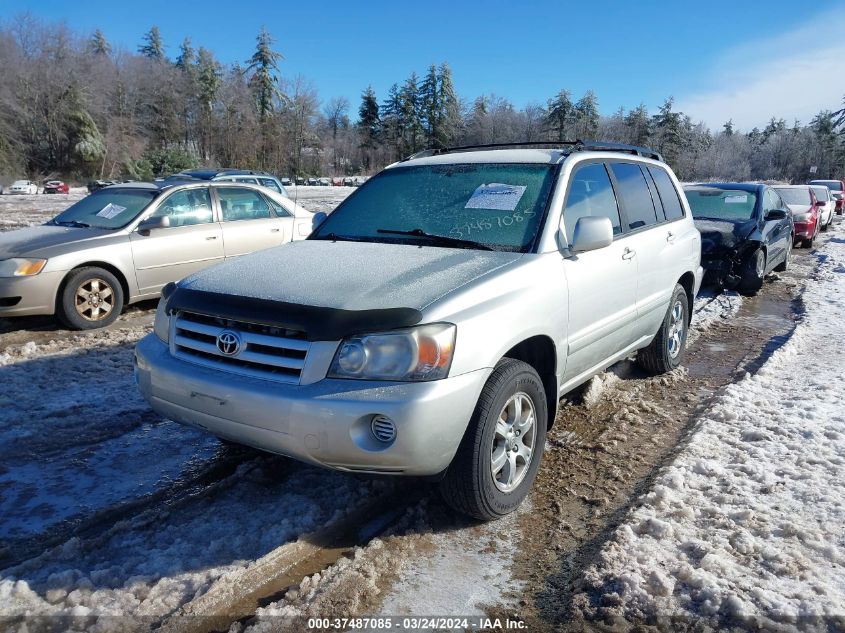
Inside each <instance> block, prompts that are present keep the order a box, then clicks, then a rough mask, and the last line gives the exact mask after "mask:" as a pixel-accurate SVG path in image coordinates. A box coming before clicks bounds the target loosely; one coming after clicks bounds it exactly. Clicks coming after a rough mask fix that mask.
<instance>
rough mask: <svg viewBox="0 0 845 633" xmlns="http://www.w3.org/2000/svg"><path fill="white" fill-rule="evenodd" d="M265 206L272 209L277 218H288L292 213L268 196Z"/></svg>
mask: <svg viewBox="0 0 845 633" xmlns="http://www.w3.org/2000/svg"><path fill="white" fill-rule="evenodd" d="M267 204H269V205H270V208H271V209H273V212H274V213H275V214H276V217H277V218H289V217H291V216H292V215H293V213H291V212H290V211H288V210H287V209H286V208H285V207H284V206H282V204H281V203H279V202H276V201H275V200H273V198H271V197H270V196H267Z"/></svg>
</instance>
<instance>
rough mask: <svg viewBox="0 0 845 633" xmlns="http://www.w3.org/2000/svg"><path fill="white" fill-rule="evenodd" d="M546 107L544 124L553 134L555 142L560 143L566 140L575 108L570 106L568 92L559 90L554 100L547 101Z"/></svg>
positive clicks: (570, 100) (570, 101)
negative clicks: (546, 112)
mask: <svg viewBox="0 0 845 633" xmlns="http://www.w3.org/2000/svg"><path fill="white" fill-rule="evenodd" d="M548 105H549V107H548V112H549V113H548V114H547V115H546V122H547V123H548V124H549V128H550V129H551V130H552V131H553V132H554V133H555V140H556V141H558V142H560V143H562V142H563V141H565V140H567V138H566V136H567V133H568V132H569V128H570V126H571V125H572V123H573V119H574V117H575V106H574V105H572V99H571V98H570V93H569V91H568V90H561V91H560V92H558V93H557V96H556V97H555V98H554V99H549V104H548Z"/></svg>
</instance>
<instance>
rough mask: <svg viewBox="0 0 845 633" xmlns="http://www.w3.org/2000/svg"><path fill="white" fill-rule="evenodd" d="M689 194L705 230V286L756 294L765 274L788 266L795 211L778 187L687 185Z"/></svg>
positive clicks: (695, 216)
mask: <svg viewBox="0 0 845 633" xmlns="http://www.w3.org/2000/svg"><path fill="white" fill-rule="evenodd" d="M684 193H685V194H686V196H687V200H688V201H689V205H690V209H691V210H692V217H693V219H694V220H695V226H696V228H698V230H699V231H700V232H701V265H702V266H703V267H704V273H705V282H706V283H709V284H712V285H716V286H719V287H723V288H730V289H736V290H738V291H739V292H741V293H743V294H754V293H756V292H757V291H758V290H760V288H761V287H762V285H763V279H764V278H765V277H766V275H768V274H769V273H770V272H772V271H773V270H774V271H783V270H786V268H787V267H788V266H789V259H790V256H791V253H792V243H793V234H794V227H793V223H792V213H791V212H790V211H789V207H787V206H786V203H785V202H784V201H783V200H782V199H781V197H780V195H779V194H778V193H777V192H776V191H775V190H774V189H772V188H771V187H769V186H768V185H764V184H755V183H739V182H716V183H703V184H697V185H687V186H686V187H684Z"/></svg>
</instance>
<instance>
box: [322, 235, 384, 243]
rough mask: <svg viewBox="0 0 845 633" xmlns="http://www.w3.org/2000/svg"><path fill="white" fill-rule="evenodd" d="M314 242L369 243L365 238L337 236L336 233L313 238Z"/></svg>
mask: <svg viewBox="0 0 845 633" xmlns="http://www.w3.org/2000/svg"><path fill="white" fill-rule="evenodd" d="M313 239H315V240H328V241H330V242H369V241H371V240H370V239H369V238H366V237H357V236H355V235H338V234H337V233H326V234H325V235H318V236H317V237H315V238H313Z"/></svg>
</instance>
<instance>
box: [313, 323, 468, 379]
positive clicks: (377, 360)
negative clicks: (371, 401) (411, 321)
mask: <svg viewBox="0 0 845 633" xmlns="http://www.w3.org/2000/svg"><path fill="white" fill-rule="evenodd" d="M455 330H456V328H455V326H454V325H452V324H451V323H432V324H430V325H420V326H418V327H414V328H409V329H407V330H396V331H393V332H382V333H379V334H366V335H361V336H352V337H350V338H347V339H346V340H344V341H343V342H341V344H340V347H339V348H338V350H337V353H336V354H335V357H334V361H332V366H331V369H330V370H329V378H354V379H358V380H396V381H423V380H439V379H441V378H445V377H446V376H448V375H449V368H450V367H451V366H452V354H453V352H454V350H455Z"/></svg>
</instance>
